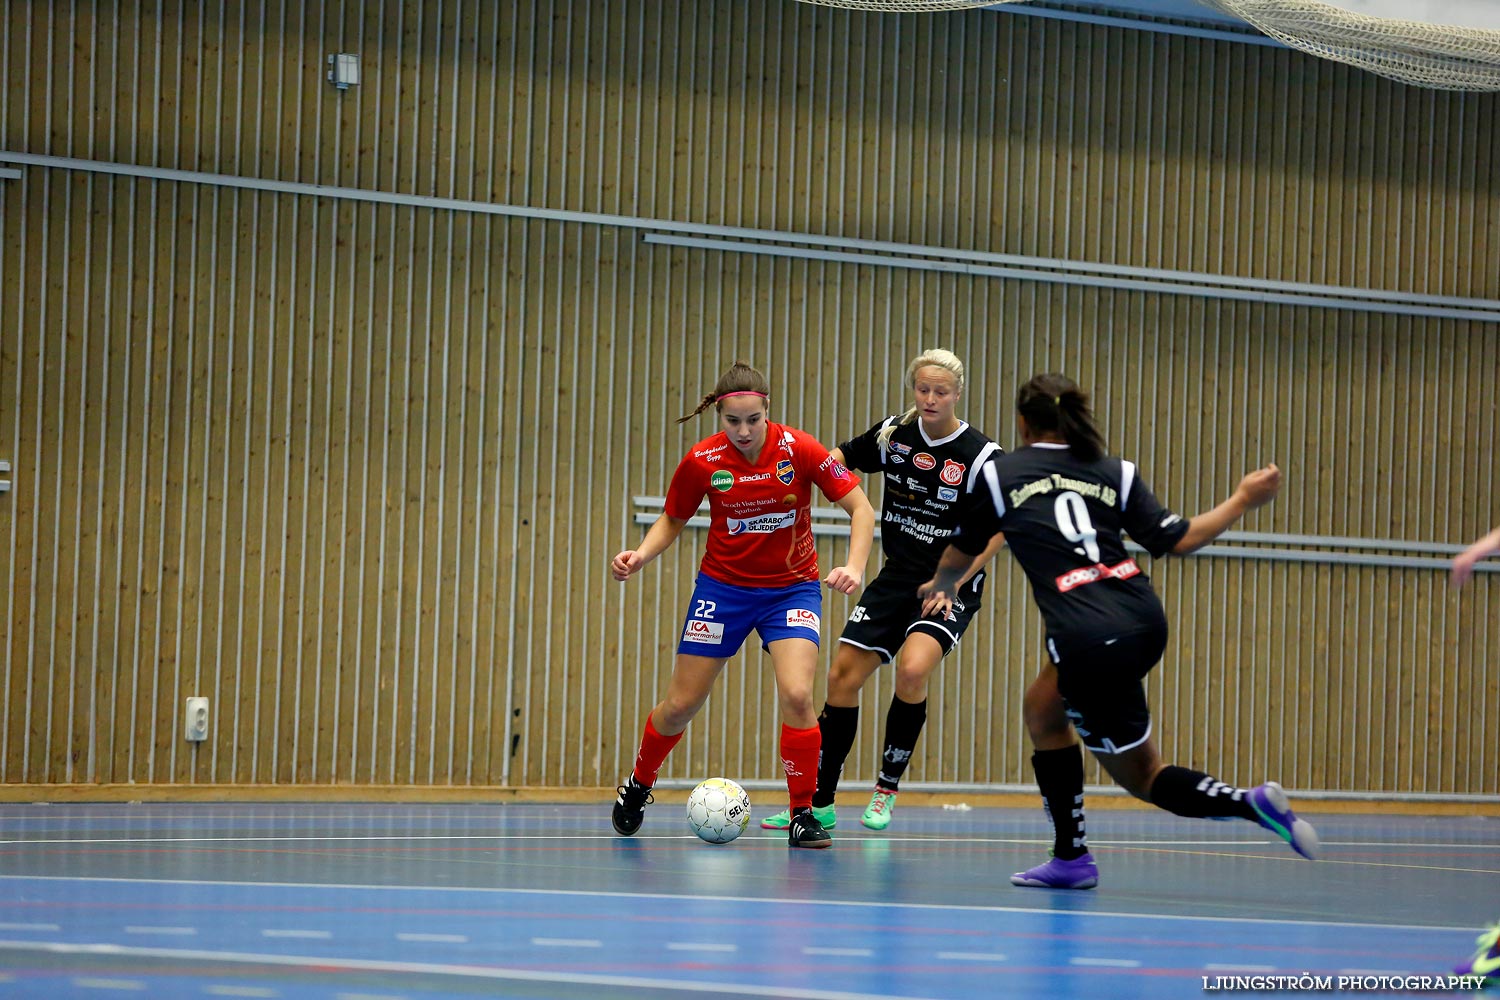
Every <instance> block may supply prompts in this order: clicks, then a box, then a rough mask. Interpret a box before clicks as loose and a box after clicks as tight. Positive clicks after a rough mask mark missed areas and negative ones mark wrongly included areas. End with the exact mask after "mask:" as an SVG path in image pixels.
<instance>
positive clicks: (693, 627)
mask: <svg viewBox="0 0 1500 1000" xmlns="http://www.w3.org/2000/svg"><path fill="white" fill-rule="evenodd" d="M682 641H683V642H704V643H708V644H709V645H710V646H717V645H718V644H719V643H721V642H723V641H724V624H723V623H722V622H698V621H690V622H688V623H687V628H685V629H683V630H682Z"/></svg>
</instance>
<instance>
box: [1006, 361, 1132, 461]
mask: <svg viewBox="0 0 1500 1000" xmlns="http://www.w3.org/2000/svg"><path fill="white" fill-rule="evenodd" d="M1016 412H1017V413H1019V414H1020V415H1021V416H1022V418H1023V419H1025V421H1026V426H1027V427H1029V428H1031V430H1032V432H1033V433H1034V434H1046V433H1058V434H1061V435H1062V436H1063V440H1065V441H1067V442H1068V447H1069V448H1071V449H1073V453H1074V454H1075V455H1077V456H1078V457H1079V458H1081V459H1083V460H1084V461H1085V462H1093V461H1096V460H1098V459H1100V458H1103V457H1104V456H1105V454H1106V453H1108V451H1109V446H1108V445H1107V444H1105V443H1104V435H1103V434H1102V433H1100V431H1099V425H1098V424H1096V423H1094V411H1093V410H1091V409H1089V396H1088V393H1086V392H1084V391H1083V390H1082V389H1080V388H1078V383H1077V382H1074V381H1073V380H1072V379H1070V378H1068V376H1066V375H1058V374H1055V373H1052V374H1047V375H1035V376H1033V377H1032V379H1031V381H1029V382H1027V383H1026V384H1025V385H1023V386H1021V391H1020V392H1018V393H1016Z"/></svg>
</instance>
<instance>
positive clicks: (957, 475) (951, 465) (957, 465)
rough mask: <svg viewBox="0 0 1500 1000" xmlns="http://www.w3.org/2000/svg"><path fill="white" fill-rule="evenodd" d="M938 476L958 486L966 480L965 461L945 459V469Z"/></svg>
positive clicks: (951, 484) (949, 483) (950, 484)
mask: <svg viewBox="0 0 1500 1000" xmlns="http://www.w3.org/2000/svg"><path fill="white" fill-rule="evenodd" d="M938 478H939V479H941V480H942V481H943V482H945V483H947V484H948V485H949V486H957V485H958V484H959V483H961V482H963V481H964V463H962V462H955V461H953V459H951V458H945V459H943V471H942V472H939V473H938Z"/></svg>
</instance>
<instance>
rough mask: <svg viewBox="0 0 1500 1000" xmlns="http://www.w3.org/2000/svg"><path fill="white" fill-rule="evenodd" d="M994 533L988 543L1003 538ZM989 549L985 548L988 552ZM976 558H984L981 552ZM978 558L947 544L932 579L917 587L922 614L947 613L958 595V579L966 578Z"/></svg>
mask: <svg viewBox="0 0 1500 1000" xmlns="http://www.w3.org/2000/svg"><path fill="white" fill-rule="evenodd" d="M1003 537H1004V536H1002V535H996V536H995V537H994V538H991V539H990V545H991V546H993V545H994V544H995V538H1003ZM988 551H989V549H988V548H987V549H985V552H988ZM978 558H984V556H983V555H982V554H981V556H980V557H978ZM977 562H978V559H976V557H975V556H972V555H970V554H969V553H967V552H965V551H964V550H963V549H961V548H959V547H958V546H956V545H949V546H948V547H947V548H946V549H944V550H943V555H942V557H941V558H940V559H938V564H937V569H936V570H934V571H933V574H932V579H931V580H928V581H927V582H926V583H924V584H922V586H920V587H918V588H917V596H918V597H920V598H921V599H922V616H923V617H924V618H925V617H927V616H929V615H935V614H947V613H948V611H949V609H950V608H952V607H953V598H954V597H956V596H958V588H959V586H960V581H962V580H965V579H967V578H968V575H969V572H970V570H972V569H973V568H974V566H975V565H976V563H977Z"/></svg>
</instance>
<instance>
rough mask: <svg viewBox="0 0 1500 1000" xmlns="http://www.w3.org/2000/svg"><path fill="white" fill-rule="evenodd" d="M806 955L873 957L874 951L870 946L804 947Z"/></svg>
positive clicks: (803, 951)
mask: <svg viewBox="0 0 1500 1000" xmlns="http://www.w3.org/2000/svg"><path fill="white" fill-rule="evenodd" d="M802 954H804V955H833V956H835V957H838V958H871V957H873V956H874V954H875V953H874V952H873V951H871V950H870V949H869V948H803V949H802Z"/></svg>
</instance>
